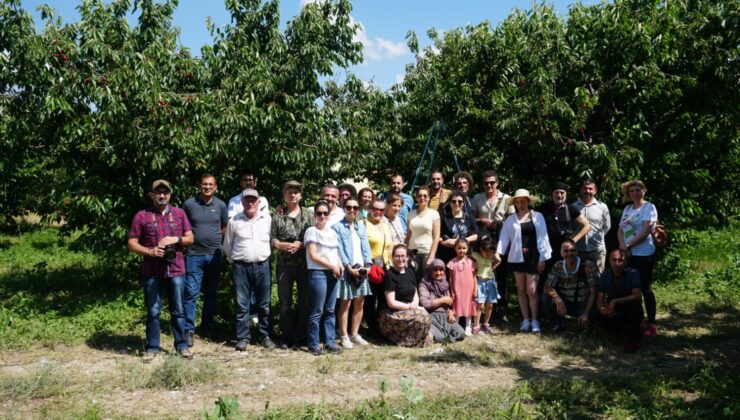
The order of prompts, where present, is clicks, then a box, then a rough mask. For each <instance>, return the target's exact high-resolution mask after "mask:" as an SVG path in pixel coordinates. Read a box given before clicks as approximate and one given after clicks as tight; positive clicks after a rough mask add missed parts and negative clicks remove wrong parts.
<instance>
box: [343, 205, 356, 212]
mask: <svg viewBox="0 0 740 420" xmlns="http://www.w3.org/2000/svg"><path fill="white" fill-rule="evenodd" d="M344 209H345V210H354V211H357V210H359V209H360V206H344Z"/></svg>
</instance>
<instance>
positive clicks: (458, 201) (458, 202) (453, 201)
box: [450, 200, 463, 204]
mask: <svg viewBox="0 0 740 420" xmlns="http://www.w3.org/2000/svg"><path fill="white" fill-rule="evenodd" d="M450 203H452V204H462V203H463V201H462V200H450Z"/></svg>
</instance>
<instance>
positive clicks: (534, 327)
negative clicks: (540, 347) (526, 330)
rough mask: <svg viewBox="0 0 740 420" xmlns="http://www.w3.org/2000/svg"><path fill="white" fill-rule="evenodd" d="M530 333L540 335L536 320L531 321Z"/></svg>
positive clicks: (538, 323)
mask: <svg viewBox="0 0 740 420" xmlns="http://www.w3.org/2000/svg"><path fill="white" fill-rule="evenodd" d="M532 332H533V333H535V334H539V333H540V321H538V320H536V319H535V320H534V321H532Z"/></svg>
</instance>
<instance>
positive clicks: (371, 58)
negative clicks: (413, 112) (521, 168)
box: [21, 0, 600, 89]
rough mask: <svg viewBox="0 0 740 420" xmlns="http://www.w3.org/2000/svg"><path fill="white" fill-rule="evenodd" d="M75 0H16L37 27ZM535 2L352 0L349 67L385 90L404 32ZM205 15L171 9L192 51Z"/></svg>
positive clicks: (190, 5)
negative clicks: (45, 9)
mask: <svg viewBox="0 0 740 420" xmlns="http://www.w3.org/2000/svg"><path fill="white" fill-rule="evenodd" d="M310 1H314V0H282V1H281V3H280V11H281V13H280V14H281V20H282V22H283V24H284V23H285V22H287V21H288V20H290V19H291V18H292V17H294V16H296V15H297V14H298V13H299V11H300V9H301V7H303V6H304V5H305V4H306V3H308V2H310ZM577 2H580V3H584V4H594V3H599V2H600V1H599V0H580V1H579V0H549V1H548V2H547V3H549V4H553V5H554V6H555V8H556V10H557V11H558V12H559V13H561V14H562V15H564V16H565V15H567V13H568V7H569V6H570V5H571V4H574V3H577ZM79 3H80V1H78V0H46V1H39V0H22V1H21V4H22V6H23V7H24V8H25V9H26V10H28V11H30V12H32V13H33V14H34V16H35V18H36V21H37V25H39V26H40V20H39V13H38V12H37V11H36V7H37V6H38V5H39V4H48V5H50V6H51V7H52V8H54V9H55V10H56V11H57V13H58V16H61V17H62V20H63V22H74V21H76V20H78V19H79V15H78V13H77V11H76V10H75V8H76V6H77V5H78V4H79ZM132 3H133V0H132ZM535 3H536V1H532V0H487V1H486V0H457V1H451V0H447V1H443V0H424V1H421V0H355V1H353V2H352V4H353V10H352V13H351V15H352V18H353V19H354V20H355V21H356V22H358V23H360V25H361V30H360V31H359V32H358V33H357V34H356V40H357V41H360V42H362V44H363V45H364V57H365V59H364V62H363V63H361V64H358V65H355V66H353V67H352V68H350V69H349V71H351V72H353V73H355V74H356V75H357V76H358V77H359V78H360V79H362V80H364V81H365V82H368V83H373V84H374V85H375V86H378V87H380V88H382V89H389V88H390V87H391V86H392V85H393V84H394V83H397V82H400V81H401V80H403V75H404V73H405V66H406V64H409V63H412V62H414V56H413V54H411V52H410V51H409V49H408V47H407V46H406V34H407V33H408V31H414V32H416V34H417V36H418V38H419V46H420V48H423V47H424V46H427V45H430V44H431V41H430V40H429V39H428V38H427V36H426V33H427V30H428V29H430V28H435V29H436V30H437V31H438V32H439V33H442V32H444V31H446V30H449V29H453V28H458V27H464V26H466V25H469V24H472V25H477V24H479V23H481V22H482V21H484V20H487V21H489V22H490V23H491V24H492V25H493V26H496V25H497V24H498V23H499V22H501V21H502V20H503V19H505V18H506V16H508V15H509V14H510V13H511V12H512V11H513V10H514V9H522V10H528V9H531V8H532V5H533V4H535ZM209 16H210V17H211V19H212V20H213V22H214V23H215V24H216V25H217V26H224V25H226V24H229V22H230V16H229V14H228V13H227V12H226V9H225V7H224V6H223V1H221V0H209V1H207V0H180V3H179V6H178V8H177V10H176V11H175V14H174V25H175V26H177V27H179V28H180V29H181V35H180V41H181V42H182V44H183V45H185V46H187V47H189V48H190V49H191V50H192V51H193V53H194V54H196V55H197V54H198V52H199V51H200V48H201V46H203V45H205V44H208V43H211V42H212V38H211V35H210V34H209V33H208V29H207V28H206V18H207V17H209ZM338 76H339V77H341V76H342V75H341V74H339V75H338Z"/></svg>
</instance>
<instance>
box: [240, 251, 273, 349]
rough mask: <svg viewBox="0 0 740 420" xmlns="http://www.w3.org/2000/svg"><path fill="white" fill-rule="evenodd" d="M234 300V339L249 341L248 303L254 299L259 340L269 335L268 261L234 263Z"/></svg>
mask: <svg viewBox="0 0 740 420" xmlns="http://www.w3.org/2000/svg"><path fill="white" fill-rule="evenodd" d="M233 273H234V292H235V295H236V296H235V298H236V305H235V306H236V339H237V340H249V301H250V298H251V296H254V297H255V300H256V302H257V308H258V311H259V312H258V318H259V323H258V326H259V339H260V340H264V339H265V338H267V337H268V336H269V333H270V260H269V259H267V260H265V261H261V262H256V263H248V262H243V261H234V266H233Z"/></svg>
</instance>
